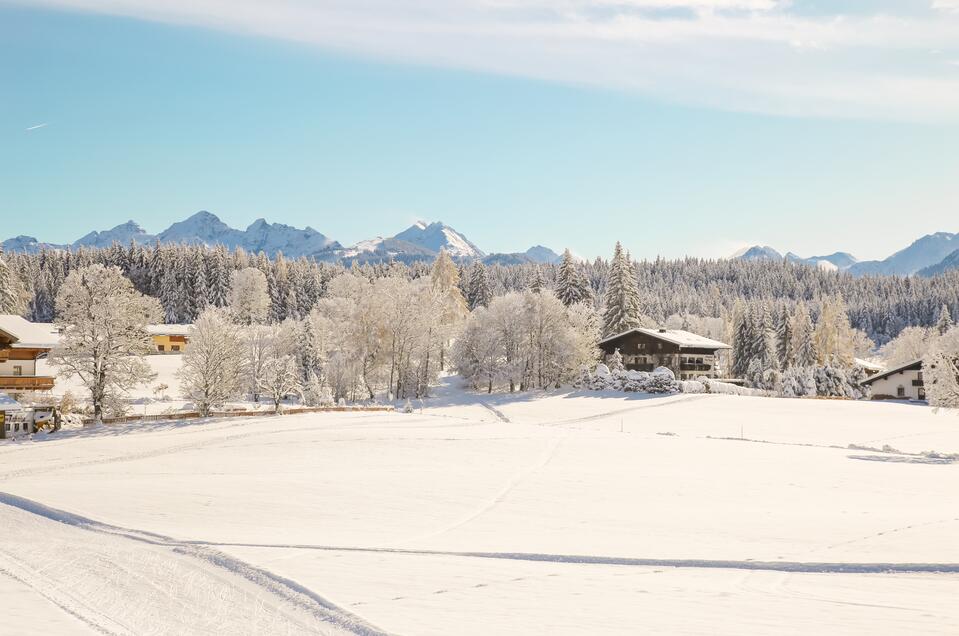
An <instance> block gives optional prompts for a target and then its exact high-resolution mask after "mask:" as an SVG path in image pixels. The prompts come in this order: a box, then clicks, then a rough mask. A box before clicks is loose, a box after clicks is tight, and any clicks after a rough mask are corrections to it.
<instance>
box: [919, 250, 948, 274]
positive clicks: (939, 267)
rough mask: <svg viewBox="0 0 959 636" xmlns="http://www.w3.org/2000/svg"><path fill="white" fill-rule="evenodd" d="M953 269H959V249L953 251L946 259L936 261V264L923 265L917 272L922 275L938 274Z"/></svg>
mask: <svg viewBox="0 0 959 636" xmlns="http://www.w3.org/2000/svg"><path fill="white" fill-rule="evenodd" d="M951 269H959V249H957V250H956V251H955V252H952V253H951V254H949V255H948V256H946V257H945V258H944V259H942V260H941V261H939V262H938V263H936V264H935V265H930V266H929V267H923V268H922V269H920V270H919V271H918V272H916V273H917V274H919V275H920V276H927V277H928V276H936V275H937V274H942V273H944V272H947V271H949V270H951Z"/></svg>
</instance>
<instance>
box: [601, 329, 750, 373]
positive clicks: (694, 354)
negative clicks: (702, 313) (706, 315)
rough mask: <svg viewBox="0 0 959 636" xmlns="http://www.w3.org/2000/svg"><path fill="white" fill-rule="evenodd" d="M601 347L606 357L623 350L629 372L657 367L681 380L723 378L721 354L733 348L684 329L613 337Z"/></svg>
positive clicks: (640, 331) (603, 341) (602, 343)
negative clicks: (704, 377)
mask: <svg viewBox="0 0 959 636" xmlns="http://www.w3.org/2000/svg"><path fill="white" fill-rule="evenodd" d="M599 347H600V349H602V350H603V353H604V354H606V355H612V354H613V352H614V351H616V350H617V349H619V352H620V354H622V356H623V363H624V364H625V365H626V368H627V369H630V370H635V371H652V370H653V369H655V368H656V367H667V368H669V369H670V370H671V371H672V372H673V373H674V374H675V375H676V377H677V378H678V379H681V380H691V379H695V378H698V377H700V376H706V377H707V378H721V377H723V375H724V373H725V370H724V369H723V368H722V363H721V360H720V355H719V354H720V352H721V351H725V350H727V349H730V348H731V347H730V346H729V345H727V344H724V343H722V342H719V341H717V340H711V339H709V338H706V337H703V336H700V335H697V334H694V333H691V332H689V331H683V330H681V329H645V328H636V329H630V330H629V331H625V332H623V333H620V334H616V335H615V336H610V337H609V338H606V339H605V340H602V341H600V343H599Z"/></svg>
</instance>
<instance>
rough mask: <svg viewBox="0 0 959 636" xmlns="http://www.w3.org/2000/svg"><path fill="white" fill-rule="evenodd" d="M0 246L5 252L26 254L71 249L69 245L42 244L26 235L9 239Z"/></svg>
mask: <svg viewBox="0 0 959 636" xmlns="http://www.w3.org/2000/svg"><path fill="white" fill-rule="evenodd" d="M0 246H2V247H3V251H4V252H25V253H27V254H35V253H36V252H39V251H40V250H64V249H67V248H69V247H70V246H69V245H56V244H54V243H41V242H40V241H38V240H37V239H36V238H35V237H33V236H26V235H25V234H21V235H20V236H14V237H13V238H9V239H7V240H6V241H4V242H3V243H2V245H0Z"/></svg>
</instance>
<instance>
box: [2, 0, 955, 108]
mask: <svg viewBox="0 0 959 636" xmlns="http://www.w3.org/2000/svg"><path fill="white" fill-rule="evenodd" d="M0 1H2V0H0ZM40 3H43V4H46V5H48V6H55V7H62V8H72V9H83V10H90V11H96V12H101V13H108V14H119V15H126V16H133V17H138V18H142V19H148V20H159V21H165V22H172V23H180V24H191V25H198V26H204V27H208V28H216V29H223V30H229V31H236V32H241V33H246V34H253V35H259V36H266V37H272V38H281V39H286V40H294V41H298V42H303V43H307V44H311V45H317V46H322V47H326V48H329V49H335V50H339V51H345V52H348V53H352V54H357V55H362V56H369V57H374V58H382V59H388V60H391V61H401V62H410V63H418V64H429V65H435V66H442V67H451V68H461V69H470V70H477V71H484V72H492V73H503V74H510V75H519V76H526V77H533V78H539V79H545V80H551V81H558V82H567V83H573V84H582V85H595V86H600V87H606V88H614V89H622V90H628V91H637V92H642V93H645V94H649V95H652V96H655V97H659V98H663V99H667V100H671V101H676V102H680V103H685V104H691V105H696V106H707V107H718V108H725V109H734V110H749V111H757V112H764V113H776V114H789V115H800V116H840V117H860V118H880V119H900V120H913V121H955V120H957V119H959V75H957V74H956V72H955V70H954V68H953V67H952V66H950V65H949V64H947V63H945V62H947V61H949V60H952V59H955V58H956V56H957V55H959V13H953V12H951V11H946V10H951V9H959V0H932V2H931V4H930V5H928V6H929V9H928V10H925V11H917V12H916V13H915V15H908V16H903V15H883V14H880V13H876V14H872V15H863V14H862V13H861V12H860V13H858V14H856V15H855V16H852V15H839V14H835V15H822V14H821V12H820V13H817V14H816V15H814V16H812V15H804V14H801V13H799V12H797V11H796V10H795V9H797V7H798V5H799V2H798V0H326V1H323V2H314V1H310V0H273V1H272V2H269V3H265V2H261V1H260V0H165V1H164V2H162V3H158V2H153V1H151V0H34V1H33V2H32V3H31V4H32V5H33V6H36V5H37V4H40Z"/></svg>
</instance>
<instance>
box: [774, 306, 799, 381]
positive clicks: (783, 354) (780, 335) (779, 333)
mask: <svg viewBox="0 0 959 636" xmlns="http://www.w3.org/2000/svg"><path fill="white" fill-rule="evenodd" d="M776 354H777V355H778V357H779V368H780V370H782V371H785V370H786V369H788V368H789V367H791V366H793V364H794V362H795V355H793V334H792V317H791V316H790V315H789V309H788V307H787V306H786V305H785V303H783V304H782V305H781V306H780V308H779V311H778V312H777V314H776Z"/></svg>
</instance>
